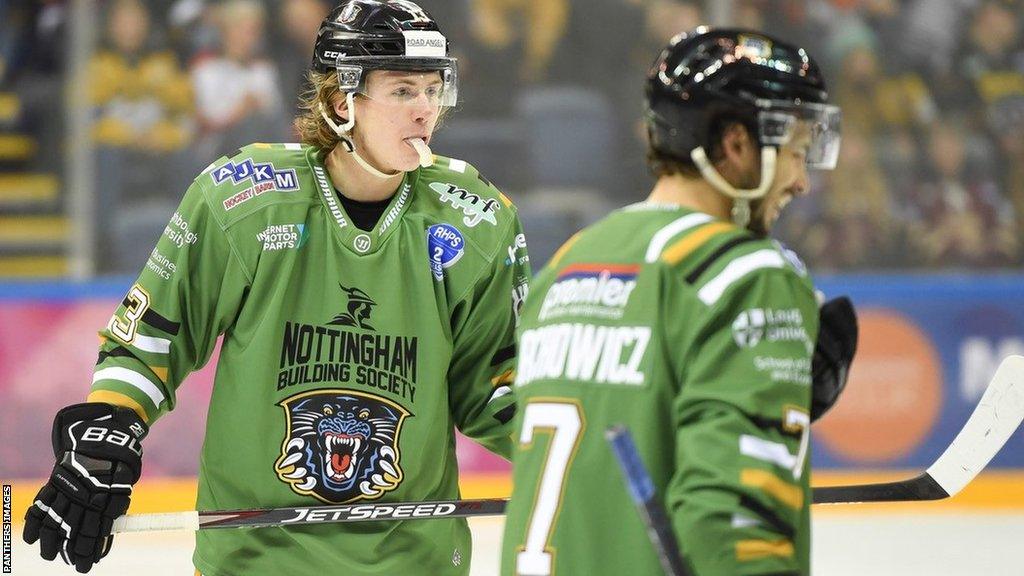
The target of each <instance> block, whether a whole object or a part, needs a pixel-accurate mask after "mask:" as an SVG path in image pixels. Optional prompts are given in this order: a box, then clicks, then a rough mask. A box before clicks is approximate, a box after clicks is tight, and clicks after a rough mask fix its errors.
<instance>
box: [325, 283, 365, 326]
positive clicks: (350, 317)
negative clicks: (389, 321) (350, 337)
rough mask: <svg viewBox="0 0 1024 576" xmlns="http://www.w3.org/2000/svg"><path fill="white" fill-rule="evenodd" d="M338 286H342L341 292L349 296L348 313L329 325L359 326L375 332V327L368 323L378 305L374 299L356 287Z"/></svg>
mask: <svg viewBox="0 0 1024 576" xmlns="http://www.w3.org/2000/svg"><path fill="white" fill-rule="evenodd" d="M338 286H341V290H342V291H343V292H345V294H348V312H342V313H341V314H338V315H337V316H335V317H334V318H332V319H331V321H330V322H328V324H333V325H342V326H357V327H359V328H365V329H367V330H374V327H373V326H370V324H369V323H367V320H369V319H370V313H371V312H373V307H374V306H376V305H377V303H376V302H374V301H373V298H370V295H369V294H367V293H366V292H363V291H362V290H360V289H359V288H356V287H355V286H353V287H352V288H346V287H345V286H342V285H341V284H338Z"/></svg>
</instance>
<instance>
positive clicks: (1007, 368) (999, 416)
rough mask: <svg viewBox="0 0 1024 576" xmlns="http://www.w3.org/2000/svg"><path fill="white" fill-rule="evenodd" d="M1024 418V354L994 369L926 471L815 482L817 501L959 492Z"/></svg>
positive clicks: (844, 501)
mask: <svg viewBox="0 0 1024 576" xmlns="http://www.w3.org/2000/svg"><path fill="white" fill-rule="evenodd" d="M1022 420H1024V356H1008V357H1007V358H1005V359H1004V360H1003V361H1002V362H1001V363H1000V364H999V368H997V369H996V373H995V375H994V376H993V377H992V380H991V381H990V382H989V385H988V388H986V389H985V393H984V394H983V395H982V397H981V400H980V401H979V402H978V406H977V407H976V408H975V409H974V412H972V413H971V416H970V418H968V419H967V423H966V424H964V427H963V428H962V429H961V430H960V432H959V433H958V434H957V435H956V438H954V439H953V442H952V443H951V444H950V445H949V447H948V448H946V451H945V452H943V453H942V455H941V456H939V458H938V460H936V461H935V463H934V464H932V465H931V466H930V467H928V470H926V471H925V473H924V474H921V475H920V476H918V477H916V478H911V479H908V480H901V481H898V482H885V483H880V484H861V485H855V486H824V487H820V488H814V493H813V501H814V503H815V504H853V503H857V502H910V501H921V500H941V499H943V498H949V497H950V496H955V495H956V494H957V493H958V492H960V491H961V490H963V489H964V487H965V486H967V485H968V484H969V483H970V482H971V481H972V480H974V478H975V477H976V476H977V475H978V473H980V472H981V471H982V470H984V469H985V466H987V465H988V463H989V462H990V461H991V460H992V458H994V457H995V455H996V453H998V452H999V450H1000V449H1001V448H1002V447H1003V445H1005V444H1006V441H1007V440H1009V438H1010V436H1011V435H1012V434H1013V433H1014V431H1016V430H1017V428H1018V427H1019V426H1020V423H1021V421H1022Z"/></svg>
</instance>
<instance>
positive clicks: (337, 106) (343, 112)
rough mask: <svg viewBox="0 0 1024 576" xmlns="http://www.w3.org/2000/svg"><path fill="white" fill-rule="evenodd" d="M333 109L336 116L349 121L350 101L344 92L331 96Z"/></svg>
mask: <svg viewBox="0 0 1024 576" xmlns="http://www.w3.org/2000/svg"><path fill="white" fill-rule="evenodd" d="M331 109H332V110H333V111H334V115H335V116H337V117H338V118H341V120H342V121H344V122H348V102H347V101H346V99H345V93H344V92H338V93H337V94H335V95H334V96H333V97H332V98H331Z"/></svg>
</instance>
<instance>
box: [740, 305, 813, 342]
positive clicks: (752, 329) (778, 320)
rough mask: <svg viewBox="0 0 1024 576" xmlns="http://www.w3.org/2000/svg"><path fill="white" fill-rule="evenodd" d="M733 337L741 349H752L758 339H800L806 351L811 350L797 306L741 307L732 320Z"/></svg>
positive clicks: (788, 340) (775, 340) (768, 340)
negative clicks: (805, 346) (740, 310)
mask: <svg viewBox="0 0 1024 576" xmlns="http://www.w3.org/2000/svg"><path fill="white" fill-rule="evenodd" d="M732 338H733V340H735V342H736V345H737V346H739V347H740V348H753V347H755V346H757V345H758V344H760V343H761V342H803V343H804V344H805V345H807V346H808V350H811V349H813V345H812V344H811V340H810V338H809V337H808V335H807V330H805V329H804V317H803V314H802V313H801V312H800V309H798V308H780V309H775V308H750V309H747V310H744V311H742V312H740V313H739V314H738V315H737V316H736V319H735V320H733V323H732Z"/></svg>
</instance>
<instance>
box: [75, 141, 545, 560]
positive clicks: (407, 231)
mask: <svg viewBox="0 0 1024 576" xmlns="http://www.w3.org/2000/svg"><path fill="white" fill-rule="evenodd" d="M335 194H336V192H335V190H334V188H333V187H332V185H331V182H330V180H329V177H328V174H327V170H326V168H325V167H324V165H323V163H322V160H321V159H320V158H319V157H318V156H317V154H316V151H315V150H314V149H312V148H309V147H304V146H299V145H295V144H274V145H253V146H248V147H246V148H243V149H242V150H240V151H239V152H238V153H237V154H236V155H235V156H233V157H230V158H222V159H220V160H218V161H217V162H215V163H214V164H213V165H211V166H210V167H209V168H208V169H207V170H206V171H204V172H203V173H202V174H201V175H200V176H199V177H198V178H197V179H196V180H195V182H194V183H193V185H192V186H191V187H190V188H189V190H188V192H187V193H186V194H185V197H184V199H183V200H182V202H181V206H180V208H179V209H178V211H177V212H175V214H174V215H173V217H172V218H171V220H170V223H169V224H168V225H167V228H166V229H165V230H164V234H163V237H162V238H161V239H160V241H159V243H158V244H157V246H156V248H154V249H153V251H152V254H151V257H150V258H149V261H148V262H147V263H146V267H145V269H144V270H143V271H142V273H141V275H140V276H139V278H138V281H137V282H136V283H135V284H134V285H133V286H132V287H131V289H130V291H129V292H128V295H127V296H126V297H125V299H124V301H123V303H122V305H121V306H120V307H119V308H118V310H117V312H116V313H115V314H114V317H113V318H112V320H111V322H110V325H109V326H108V328H107V329H106V330H104V331H103V332H102V336H103V337H104V340H105V341H104V343H103V345H102V349H101V359H100V362H99V363H98V365H97V367H96V372H95V376H94V383H93V392H92V393H91V394H90V400H96V401H109V402H113V403H117V404H127V405H130V406H132V407H133V408H135V409H136V410H137V411H139V412H141V413H142V414H144V415H145V416H146V417H147V419H148V420H149V421H150V422H151V423H152V422H153V421H154V420H155V419H156V418H158V417H159V416H160V415H162V414H163V413H165V412H166V411H168V410H170V409H172V408H173V407H174V403H175V390H176V389H177V387H178V386H179V385H180V384H181V383H182V381H183V379H184V378H185V377H186V376H187V374H188V373H189V372H191V371H192V370H195V369H197V368H199V367H201V366H202V365H203V364H205V363H206V362H207V361H208V359H209V358H210V355H211V354H212V352H213V349H214V345H215V343H216V340H217V337H218V335H220V334H222V333H223V334H224V338H223V344H222V348H221V352H220V359H219V362H218V366H217V374H216V380H215V384H214V389H213V395H212V399H211V404H210V409H209V416H208V419H207V430H206V438H205V443H204V446H203V451H202V457H201V463H200V477H199V496H198V504H197V507H198V508H199V509H200V510H216V509H234V508H269V507H277V506H289V505H301V506H310V505H317V504H344V503H357V502H363V501H373V502H375V501H380V502H387V501H407V500H434V499H450V498H457V497H458V483H457V480H458V478H457V476H458V469H457V465H456V460H455V450H454V447H455V439H454V430H453V428H454V427H456V426H457V427H458V428H459V429H460V430H461V431H462V432H464V433H465V434H467V435H469V436H471V437H473V438H475V439H476V440H477V441H479V442H481V443H482V444H483V445H485V446H487V447H488V448H490V449H492V450H494V451H496V452H498V453H500V454H503V455H506V456H507V455H508V453H509V449H510V445H509V431H510V429H509V422H510V419H511V417H512V414H513V412H514V406H513V404H512V400H511V395H508V394H507V392H508V385H509V384H510V380H511V374H512V364H513V362H514V357H515V346H514V325H515V320H516V317H517V316H516V315H517V314H518V308H517V306H518V305H519V304H521V299H522V295H523V293H524V292H525V290H526V288H525V287H526V282H527V280H528V275H529V271H528V270H529V269H528V266H529V265H528V257H527V256H526V247H525V242H524V241H523V239H522V238H523V237H522V232H521V227H520V224H519V220H518V217H517V215H516V210H515V207H514V206H513V205H512V204H511V203H510V202H509V201H508V199H507V198H505V197H504V196H503V195H501V194H500V193H499V192H498V191H497V190H496V189H495V188H494V187H493V186H491V185H490V184H489V183H488V182H487V181H486V180H484V179H483V177H482V176H480V175H479V174H478V173H477V171H476V170H475V169H474V168H473V167H472V166H470V165H468V164H466V163H465V162H462V161H460V160H454V159H447V158H442V157H438V158H437V162H435V164H434V166H433V167H431V168H422V169H418V170H415V171H413V172H410V173H408V174H407V175H406V177H405V179H404V181H403V182H402V184H401V186H400V187H399V188H398V191H397V193H396V194H395V196H394V198H393V199H392V201H391V204H390V206H389V207H388V208H387V209H386V210H385V212H384V214H383V216H382V217H381V218H380V221H379V222H378V223H377V225H376V226H375V227H374V229H373V230H371V231H364V230H360V229H358V228H356V227H355V226H354V225H353V224H352V223H351V221H350V220H349V218H348V217H347V215H346V214H345V212H344V210H343V208H342V207H341V204H340V203H339V202H338V199H337V197H336V196H335ZM513 251H514V252H515V254H516V255H517V257H516V258H508V255H509V254H512V253H513ZM470 552H471V550H470V543H469V531H468V528H467V525H466V523H465V521H459V520H434V521H431V522H424V521H415V522H405V523H395V522H373V523H361V524H346V525H330V526H313V527H289V528H287V529H279V528H266V529H255V530H222V531H201V532H199V533H198V534H197V545H196V552H195V557H194V560H195V563H196V566H197V567H198V568H199V569H200V570H201V571H202V572H203V574H205V575H206V576H221V575H226V574H245V575H247V576H259V575H268V576H270V575H273V576H278V575H280V574H413V573H430V574H465V573H466V572H467V570H468V566H469V559H470Z"/></svg>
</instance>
